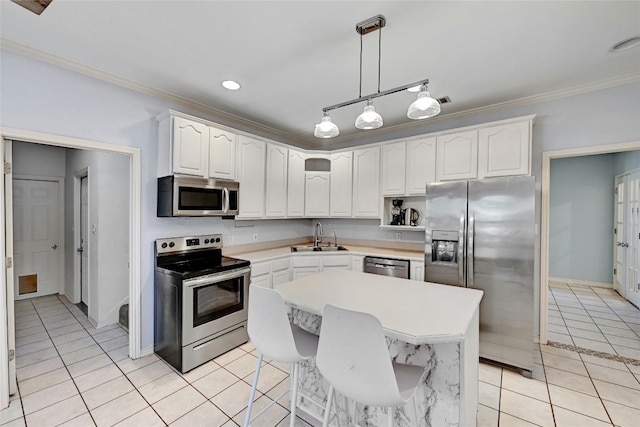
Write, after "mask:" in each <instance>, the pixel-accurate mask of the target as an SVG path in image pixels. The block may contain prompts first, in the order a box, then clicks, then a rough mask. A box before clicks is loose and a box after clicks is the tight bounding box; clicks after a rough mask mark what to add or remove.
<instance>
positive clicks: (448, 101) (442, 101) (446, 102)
mask: <svg viewBox="0 0 640 427" xmlns="http://www.w3.org/2000/svg"><path fill="white" fill-rule="evenodd" d="M438 102H439V103H440V105H442V104H448V103H450V102H451V98H449V97H448V96H443V97H442V98H438Z"/></svg>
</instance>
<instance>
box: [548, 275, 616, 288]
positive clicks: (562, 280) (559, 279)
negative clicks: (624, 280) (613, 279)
mask: <svg viewBox="0 0 640 427" xmlns="http://www.w3.org/2000/svg"><path fill="white" fill-rule="evenodd" d="M551 282H559V283H566V284H568V285H578V286H592V287H596V288H608V289H613V283H604V282H592V281H589V280H578V279H566V278H564V277H549V284H551Z"/></svg>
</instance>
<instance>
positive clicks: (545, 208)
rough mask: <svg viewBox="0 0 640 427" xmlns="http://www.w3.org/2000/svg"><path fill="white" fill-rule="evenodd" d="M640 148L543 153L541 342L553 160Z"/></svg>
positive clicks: (545, 330)
mask: <svg viewBox="0 0 640 427" xmlns="http://www.w3.org/2000/svg"><path fill="white" fill-rule="evenodd" d="M638 149H640V142H629V143H622V144H611V145H604V146H597V147H587V148H580V149H569V150H559V151H552V152H544V153H542V195H541V198H542V203H541V258H540V273H541V274H540V342H541V343H547V341H548V331H549V318H548V316H549V313H548V305H549V294H548V293H549V263H550V259H549V240H550V224H549V217H550V170H551V160H552V159H560V158H570V157H582V156H589V155H597V154H609V153H618V152H625V151H634V150H638Z"/></svg>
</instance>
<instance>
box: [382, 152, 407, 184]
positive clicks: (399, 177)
mask: <svg viewBox="0 0 640 427" xmlns="http://www.w3.org/2000/svg"><path fill="white" fill-rule="evenodd" d="M406 159H407V146H406V144H405V143H404V142H396V143H393V144H386V145H383V146H382V195H383V196H403V195H404V193H405V170H406Z"/></svg>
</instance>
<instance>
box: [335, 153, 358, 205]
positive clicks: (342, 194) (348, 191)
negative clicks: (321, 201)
mask: <svg viewBox="0 0 640 427" xmlns="http://www.w3.org/2000/svg"><path fill="white" fill-rule="evenodd" d="M352 187H353V152H351V151H347V152H344V153H335V154H333V155H331V191H330V194H331V196H330V197H331V200H330V203H329V206H330V214H331V216H337V217H347V216H351V202H352V200H353V198H352V197H351V195H352V191H353V188H352Z"/></svg>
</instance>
